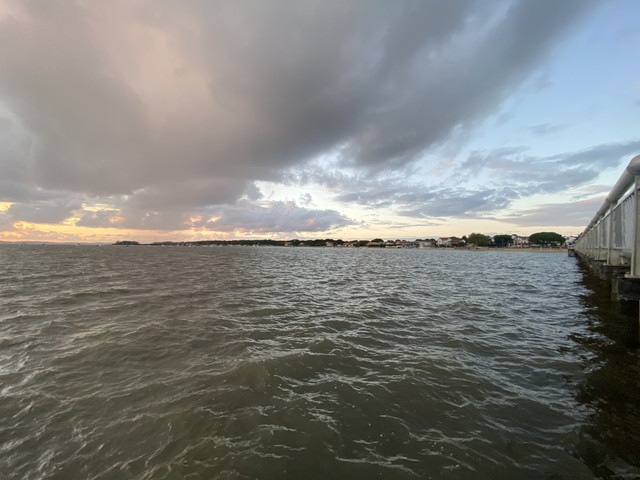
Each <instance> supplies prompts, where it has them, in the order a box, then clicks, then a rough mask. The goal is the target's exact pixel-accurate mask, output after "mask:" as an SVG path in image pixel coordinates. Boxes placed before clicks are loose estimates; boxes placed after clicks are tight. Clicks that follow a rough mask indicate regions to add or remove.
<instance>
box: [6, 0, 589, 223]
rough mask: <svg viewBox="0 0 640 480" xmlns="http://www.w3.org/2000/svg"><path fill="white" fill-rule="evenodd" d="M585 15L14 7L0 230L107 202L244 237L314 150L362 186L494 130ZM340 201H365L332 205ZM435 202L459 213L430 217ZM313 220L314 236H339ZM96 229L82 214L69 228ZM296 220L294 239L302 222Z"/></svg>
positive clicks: (478, 196)
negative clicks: (271, 195) (515, 94)
mask: <svg viewBox="0 0 640 480" xmlns="http://www.w3.org/2000/svg"><path fill="white" fill-rule="evenodd" d="M596 4H597V2H595V1H585V0H565V1H562V2H556V1H552V0H542V1H537V2H531V1H516V0H513V1H466V0H465V1H447V2H442V1H439V0H438V1H422V0H421V1H403V2H388V1H386V0H385V1H378V2H376V1H369V0H367V1H364V0H363V1H357V0H352V1H349V2H338V1H335V2H325V1H321V2H320V1H318V2H316V1H299V0H295V1H293V0H292V1H277V2H249V1H233V2H210V1H204V0H203V1H197V0H196V1H189V2H187V1H185V2H173V1H162V0H157V1H155V0H154V1H142V2H135V3H134V2H119V1H114V2H108V3H105V2H87V3H76V2H63V1H48V2H24V3H22V4H17V6H16V7H15V13H14V14H13V15H6V16H4V17H3V18H0V101H2V103H3V104H4V105H5V107H6V109H8V110H9V111H10V112H11V119H9V118H5V119H4V120H3V122H1V123H0V135H4V136H9V135H12V132H14V133H15V132H18V131H20V132H23V133H21V134H20V135H21V136H22V137H23V138H25V139H27V140H25V142H26V144H23V143H21V144H17V145H11V144H9V143H7V144H4V145H3V146H2V147H0V149H2V150H1V151H0V154H1V156H0V174H1V175H2V176H1V177H0V196H2V199H4V200H5V201H14V202H22V203H23V204H24V205H22V206H16V207H15V209H14V211H13V212H10V213H11V217H12V218H17V217H16V215H17V214H18V213H21V214H23V215H24V219H26V218H36V217H37V218H39V219H42V220H46V219H47V218H48V220H49V221H57V220H58V219H59V217H60V215H61V214H62V213H61V212H62V210H65V209H66V211H67V212H68V211H69V210H70V209H71V208H72V207H76V206H77V205H76V203H75V202H77V201H78V200H77V199H78V198H82V196H86V198H91V197H102V198H104V197H109V196H112V197H113V198H116V199H117V201H116V202H114V208H116V209H117V210H118V211H120V212H121V213H123V217H124V218H128V219H130V224H131V225H130V226H131V227H133V228H135V226H136V224H135V222H136V221H138V220H135V219H140V220H139V221H140V222H143V223H144V222H146V224H149V225H151V224H152V225H156V227H157V228H170V225H172V226H173V225H175V223H176V222H178V223H179V221H178V220H177V219H179V218H182V217H183V216H184V214H185V213H186V212H197V211H198V210H202V209H211V207H212V206H219V207H220V206H223V205H227V206H229V205H237V206H238V207H237V208H238V209H240V206H242V205H244V207H243V208H244V209H241V210H227V214H228V215H231V214H232V213H233V215H235V217H233V218H231V217H229V218H230V219H229V220H227V217H224V218H225V221H228V223H229V224H231V223H233V221H234V220H233V219H234V218H235V221H236V222H238V223H237V225H240V224H241V222H245V223H246V226H247V228H248V229H259V228H261V227H260V226H259V225H257V223H256V220H255V219H254V218H253V217H252V211H251V210H250V209H247V208H249V207H248V206H247V205H248V204H247V203H246V199H252V200H257V199H258V197H259V193H258V192H257V191H256V188H255V186H254V183H253V182H254V181H256V180H275V181H278V180H280V179H282V178H283V175H284V174H285V172H286V171H287V169H289V168H292V167H300V166H304V165H305V162H307V161H308V160H309V159H311V158H313V157H314V156H317V155H319V154H322V153H325V152H329V151H339V152H340V158H341V159H342V162H343V165H350V166H352V167H354V168H360V169H363V170H364V171H366V172H370V173H371V172H373V173H375V172H380V171H383V170H385V169H390V168H391V169H394V168H403V167H405V166H406V165H407V164H409V163H410V162H412V161H413V160H415V159H416V158H417V157H418V156H420V155H421V154H422V153H424V152H425V151H426V150H428V149H429V148H431V147H433V146H434V145H438V144H441V143H443V142H445V141H446V140H447V138H448V137H449V135H450V134H451V132H453V131H454V130H458V131H459V130H460V129H462V130H464V129H466V128H469V127H472V126H473V125H474V124H475V123H476V122H478V121H480V120H482V119H484V118H485V117H486V116H487V115H489V114H491V113H495V110H496V109H497V106H498V105H499V103H500V101H501V100H502V99H503V98H505V96H506V95H508V94H509V93H510V92H512V91H513V90H514V89H516V88H518V86H519V85H521V83H522V82H523V81H524V80H526V79H527V78H528V77H529V76H530V75H531V73H532V71H533V70H534V69H535V67H536V66H537V65H538V63H539V62H540V61H541V60H542V59H543V58H544V57H545V56H546V55H548V53H549V51H550V50H551V48H552V47H553V45H554V44H555V43H556V42H557V41H558V40H559V39H560V38H561V37H562V36H563V35H566V34H567V33H568V32H569V31H570V29H571V27H572V26H573V25H575V24H576V22H577V21H578V20H580V18H581V17H582V16H584V14H586V13H587V12H589V11H590V10H591V9H592V8H593V7H594V5H596ZM546 128H549V127H546ZM16 135H17V134H16ZM22 137H21V138H22ZM12 138H17V136H16V137H12ZM7 145H8V146H7ZM471 160H473V159H471ZM474 161H476V162H481V161H484V165H485V166H487V165H488V164H489V163H488V161H485V160H482V159H481V160H474ZM492 165H495V163H492ZM470 167H473V165H470ZM491 168H494V167H493V166H492V167H491ZM538 183H542V181H540V182H538ZM550 188H551V187H550ZM46 192H52V193H51V194H50V195H49V194H47V193H46ZM59 192H68V195H67V196H66V197H65V195H62V196H63V197H65V200H64V201H61V202H60V204H59V205H57V204H56V205H53V206H51V205H48V204H47V205H44V204H42V202H43V201H44V200H43V199H42V198H40V197H42V196H43V195H44V196H47V195H49V196H50V197H52V198H51V199H46V200H47V201H52V202H54V203H55V200H54V198H53V197H56V196H57V195H59ZM436 193H439V194H440V197H438V198H433V199H431V200H429V199H427V200H428V201H430V202H431V205H432V207H433V209H434V213H433V215H435V216H437V215H439V214H442V213H446V212H450V213H451V214H455V213H456V212H458V213H460V212H470V211H478V210H479V207H476V208H475V209H473V210H469V208H467V206H466V205H467V204H469V205H470V204H472V203H474V204H476V205H485V204H489V203H491V204H492V205H493V206H494V207H495V206H498V205H502V204H504V203H505V202H506V200H505V198H508V195H507V196H505V195H504V194H503V193H500V192H498V193H496V192H495V191H491V192H490V191H486V192H485V191H481V190H477V191H471V192H457V191H453V190H443V191H441V192H434V193H433V194H434V195H435V194H436ZM356 194H357V195H359V198H362V197H363V196H366V195H367V191H362V192H350V191H345V192H343V193H342V196H341V198H342V200H344V201H357V199H355V197H354V195H356ZM448 195H451V196H455V197H457V198H459V204H458V205H451V204H450V203H447V204H446V205H445V204H444V203H443V202H444V201H445V200H446V199H447V198H449V197H448ZM78 196H80V197H78ZM242 199H245V200H242ZM354 199H355V200H354ZM398 200H399V201H403V199H401V198H400V199H398ZM404 200H406V201H408V200H409V199H408V198H405V199H404ZM418 200H420V199H418ZM30 202H33V203H32V204H30ZM38 202H40V203H38ZM238 202H239V203H238ZM12 208H13V207H12ZM228 208H231V207H228ZM234 208H235V207H234ZM256 208H257V207H256ZM487 208H489V207H487ZM207 211H209V210H207ZM257 211H260V210H259V209H258V210H257ZM275 211H278V212H280V213H281V214H282V215H285V218H283V221H282V222H281V223H279V222H277V221H272V219H270V217H269V215H263V217H262V218H264V221H265V225H264V227H265V228H267V225H270V227H269V228H292V227H291V226H290V225H289V223H288V222H290V221H291V220H293V217H290V216H289V217H287V216H286V210H285V209H274V210H270V211H269V212H270V214H271V213H273V212H275ZM262 213H263V214H264V213H265V212H262ZM317 213H318V215H319V217H318V219H319V220H318V223H319V224H323V225H324V223H323V222H324V220H323V219H325V218H329V217H330V218H334V221H328V223H327V225H329V224H331V225H339V224H343V223H344V222H345V219H344V218H342V217H341V216H339V215H338V216H337V217H336V216H335V215H333V214H330V215H328V217H325V216H324V215H325V214H326V212H324V213H323V211H321V212H317ZM48 215H49V216H48ZM336 215H337V214H336ZM107 216H108V215H106V214H95V213H88V214H86V215H85V217H83V220H82V224H84V225H98V224H102V221H103V220H104V219H105V218H107ZM102 217H104V218H102ZM303 217H304V216H303ZM109 218H111V217H109ZM149 218H155V219H156V220H155V221H150V220H148V219H149ZM142 219H147V220H144V221H143V220H142ZM298 220H299V221H300V222H301V224H300V227H301V228H302V227H303V226H305V225H306V223H305V222H307V220H308V218H306V217H304V218H299V219H298ZM143 223H140V224H138V225H137V226H138V227H143ZM221 225H223V223H222V222H216V226H221ZM229 228H230V227H229ZM293 230H295V229H293Z"/></svg>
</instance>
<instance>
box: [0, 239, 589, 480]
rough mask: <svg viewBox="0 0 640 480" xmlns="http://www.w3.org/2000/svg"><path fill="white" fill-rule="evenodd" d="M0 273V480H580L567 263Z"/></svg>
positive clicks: (24, 259)
mask: <svg viewBox="0 0 640 480" xmlns="http://www.w3.org/2000/svg"><path fill="white" fill-rule="evenodd" d="M0 257H1V258H0V260H2V262H1V263H0V265H2V270H1V271H0V380H1V393H0V398H1V400H2V401H1V402H0V476H2V477H3V478H4V477H7V478H23V479H54V478H93V479H110V478H114V479H115V478H142V479H164V478H166V479H170V478H223V479H224V478H228V479H236V478H237V479H240V478H242V479H244V478H260V479H267V478H307V479H313V478H322V479H326V478H345V477H349V478H353V479H357V478H363V479H364V478H366V479H369V478H372V477H383V478H398V479H405V478H406V479H410V478H434V479H440V478H442V479H448V478H452V479H453V478H455V479H467V478H469V479H471V478H473V479H478V478H480V479H481V478H514V477H518V478H522V479H526V478H531V479H534V478H535V479H538V478H558V479H582V478H592V473H591V471H590V470H589V469H588V468H587V467H586V466H585V464H584V463H582V461H581V460H580V458H579V456H577V455H574V452H575V450H576V448H577V447H576V445H577V444H578V441H579V440H578V438H577V434H576V432H577V431H578V430H579V429H580V428H581V426H583V425H584V424H585V422H587V419H588V413H589V412H588V411H587V409H586V408H585V407H584V405H581V404H580V403H579V401H578V400H577V399H576V395H575V392H576V389H577V385H578V382H579V381H581V380H582V378H583V373H582V368H583V365H584V356H583V355H584V352H581V351H578V350H576V348H575V342H574V340H573V339H575V338H576V336H581V335H585V332H586V331H587V327H586V326H585V316H586V312H585V307H584V304H583V303H581V297H580V296H581V294H583V291H582V290H580V289H579V288H576V285H577V282H579V281H580V279H581V273H580V271H579V269H578V267H577V266H576V264H575V262H573V260H572V259H568V258H567V257H566V256H563V255H540V254H525V253H522V254H496V253H494V252H475V253H465V252H439V251H436V252H425V251H399V250H394V251H374V250H366V249H363V250H346V249H345V250H340V249H304V248H301V249H284V248H280V249H278V248H198V249H188V248H170V247H166V248H161V247H135V248H133V247H131V248H127V247H103V248H97V247H47V248H43V247H24V248H17V247H12V246H2V247H0ZM559 279H561V280H559Z"/></svg>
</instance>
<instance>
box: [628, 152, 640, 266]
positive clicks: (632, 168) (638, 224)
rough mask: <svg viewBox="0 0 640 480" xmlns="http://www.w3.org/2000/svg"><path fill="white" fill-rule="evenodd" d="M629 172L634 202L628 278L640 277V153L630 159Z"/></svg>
mask: <svg viewBox="0 0 640 480" xmlns="http://www.w3.org/2000/svg"><path fill="white" fill-rule="evenodd" d="M627 170H628V171H629V173H631V174H633V176H634V186H633V201H634V203H635V208H634V212H633V213H634V215H633V246H632V249H631V271H630V272H629V273H628V274H627V277H629V278H640V201H638V189H639V188H640V155H638V156H636V157H634V158H633V160H631V162H630V163H629V166H628V167H627Z"/></svg>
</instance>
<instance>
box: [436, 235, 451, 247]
mask: <svg viewBox="0 0 640 480" xmlns="http://www.w3.org/2000/svg"><path fill="white" fill-rule="evenodd" d="M451 240H452V238H451V237H440V238H439V239H438V241H437V242H436V245H437V246H439V247H450V246H451V244H452V242H451Z"/></svg>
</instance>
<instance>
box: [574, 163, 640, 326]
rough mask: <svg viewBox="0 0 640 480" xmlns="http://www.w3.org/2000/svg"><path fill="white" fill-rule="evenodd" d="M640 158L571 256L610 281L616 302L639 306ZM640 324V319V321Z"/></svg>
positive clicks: (616, 187) (614, 190)
mask: <svg viewBox="0 0 640 480" xmlns="http://www.w3.org/2000/svg"><path fill="white" fill-rule="evenodd" d="M639 190H640V155H637V156H635V157H634V158H633V159H632V160H631V161H630V162H629V165H627V168H626V169H625V171H624V173H623V174H622V175H621V176H620V179H619V180H618V182H617V183H616V184H615V186H614V187H613V189H612V190H611V192H610V193H609V195H608V196H607V198H606V199H605V201H604V203H603V204H602V206H601V207H600V209H599V210H598V211H597V212H596V214H595V216H594V217H593V219H592V220H591V222H589V225H587V227H586V228H585V230H584V232H582V234H580V237H579V238H578V239H577V240H576V242H575V244H574V245H573V246H572V247H569V255H576V256H577V257H579V258H580V259H581V260H583V261H585V262H586V263H587V264H588V265H589V266H590V267H591V268H592V269H593V270H594V271H595V272H596V273H597V274H598V276H600V278H603V279H606V280H610V281H611V295H612V297H613V298H614V299H615V300H620V301H639V302H640V202H639V201H638V200H637V198H638V191H639ZM639 323H640V319H639Z"/></svg>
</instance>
